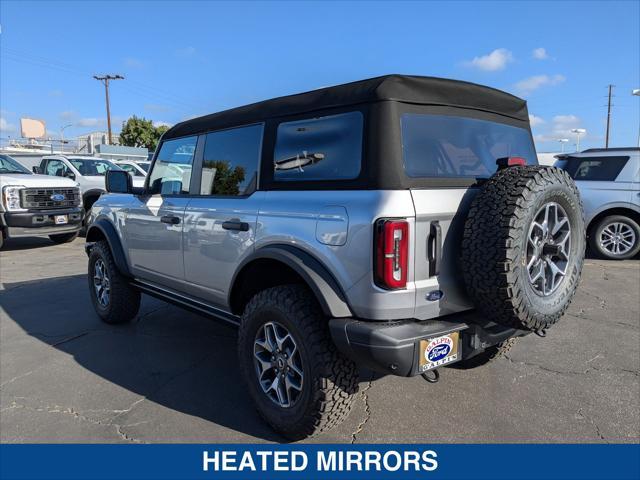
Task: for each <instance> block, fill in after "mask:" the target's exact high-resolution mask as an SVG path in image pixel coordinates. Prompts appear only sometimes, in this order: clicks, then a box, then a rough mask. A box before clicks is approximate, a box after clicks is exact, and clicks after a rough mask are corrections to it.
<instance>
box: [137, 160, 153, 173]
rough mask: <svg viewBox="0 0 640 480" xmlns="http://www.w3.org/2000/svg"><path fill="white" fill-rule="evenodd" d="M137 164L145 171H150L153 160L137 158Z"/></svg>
mask: <svg viewBox="0 0 640 480" xmlns="http://www.w3.org/2000/svg"><path fill="white" fill-rule="evenodd" d="M136 165H138V166H139V167H140V168H142V169H143V170H144V171H145V173H149V167H150V166H151V162H148V161H146V160H137V161H136Z"/></svg>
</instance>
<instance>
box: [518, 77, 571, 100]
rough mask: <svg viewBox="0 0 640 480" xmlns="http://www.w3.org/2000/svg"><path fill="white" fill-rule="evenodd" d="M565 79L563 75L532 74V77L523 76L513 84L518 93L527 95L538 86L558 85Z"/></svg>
mask: <svg viewBox="0 0 640 480" xmlns="http://www.w3.org/2000/svg"><path fill="white" fill-rule="evenodd" d="M565 80H566V78H565V77H564V75H559V74H558V75H553V76H549V75H534V76H533V77H529V78H525V79H524V80H520V81H519V82H518V83H516V84H515V90H516V92H517V93H518V94H519V95H524V96H526V95H529V94H531V93H533V92H534V91H535V90H537V89H539V88H540V87H548V86H553V85H558V84H559V83H562V82H564V81H565Z"/></svg>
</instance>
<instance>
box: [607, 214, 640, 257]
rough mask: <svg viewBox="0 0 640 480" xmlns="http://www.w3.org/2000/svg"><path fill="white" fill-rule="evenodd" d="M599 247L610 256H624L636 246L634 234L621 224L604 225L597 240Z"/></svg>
mask: <svg viewBox="0 0 640 480" xmlns="http://www.w3.org/2000/svg"><path fill="white" fill-rule="evenodd" d="M598 241H599V243H600V247H602V249H603V250H606V251H607V252H609V253H610V254H612V255H625V254H626V253H628V252H630V251H631V249H632V248H634V247H635V245H636V232H634V231H633V228H631V227H630V226H629V225H627V224H626V223H623V222H613V223H609V224H608V225H605V227H604V228H603V229H602V231H601V232H600V238H599V239H598Z"/></svg>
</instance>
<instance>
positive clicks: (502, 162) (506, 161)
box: [496, 157, 527, 170]
mask: <svg viewBox="0 0 640 480" xmlns="http://www.w3.org/2000/svg"><path fill="white" fill-rule="evenodd" d="M496 164H497V165H498V169H500V170H502V169H503V168H507V167H520V166H524V165H526V164H527V159H526V158H522V157H502V158H499V159H498V160H496Z"/></svg>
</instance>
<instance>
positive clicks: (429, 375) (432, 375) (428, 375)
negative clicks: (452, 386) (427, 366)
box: [420, 369, 440, 383]
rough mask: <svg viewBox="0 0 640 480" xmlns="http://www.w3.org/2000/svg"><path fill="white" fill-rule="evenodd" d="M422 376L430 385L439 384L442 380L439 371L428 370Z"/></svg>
mask: <svg viewBox="0 0 640 480" xmlns="http://www.w3.org/2000/svg"><path fill="white" fill-rule="evenodd" d="M420 376H421V377H422V378H424V379H425V380H426V381H427V382H429V383H438V380H440V372H438V369H434V370H427V371H426V372H423V373H421V374H420Z"/></svg>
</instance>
